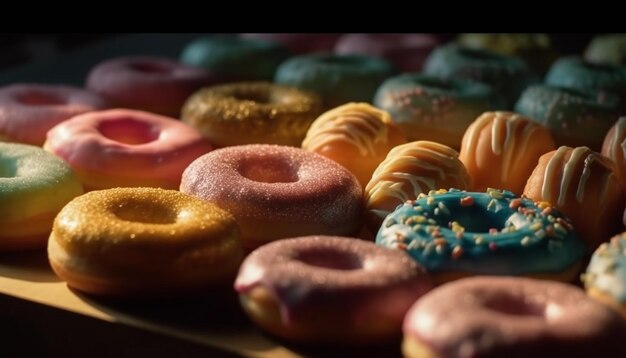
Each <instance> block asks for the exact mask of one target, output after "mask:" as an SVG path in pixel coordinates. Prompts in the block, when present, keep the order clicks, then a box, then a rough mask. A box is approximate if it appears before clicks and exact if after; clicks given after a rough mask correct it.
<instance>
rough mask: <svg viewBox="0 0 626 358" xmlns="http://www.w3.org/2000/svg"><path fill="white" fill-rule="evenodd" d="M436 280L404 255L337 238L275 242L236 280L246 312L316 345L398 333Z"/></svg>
mask: <svg viewBox="0 0 626 358" xmlns="http://www.w3.org/2000/svg"><path fill="white" fill-rule="evenodd" d="M431 287H432V284H431V282H430V279H429V277H428V275H427V274H426V272H424V269H423V268H422V267H420V266H419V265H418V264H416V263H415V262H414V261H413V260H411V258H410V257H408V256H407V255H405V254H404V253H401V252H397V251H393V250H387V249H385V248H382V247H378V246H376V245H375V244H374V243H371V242H367V241H363V240H358V239H350V238H345V237H331V236H308V237H298V238H293V239H285V240H279V241H276V242H272V243H270V244H267V245H265V246H262V247H260V248H259V249H257V250H255V251H254V252H252V253H251V254H250V255H249V256H248V257H247V258H246V259H245V260H244V263H243V264H242V265H241V269H240V270H239V275H238V276H237V280H236V281H235V289H236V290H237V291H238V292H239V294H240V297H241V303H242V305H243V308H244V310H245V311H246V312H247V313H248V315H249V316H250V317H251V318H252V320H253V321H254V322H256V323H257V324H258V325H260V326H261V327H263V328H264V329H266V330H267V331H269V332H272V333H273V334H276V335H277V336H280V337H284V338H287V339H290V340H295V341H300V342H309V343H332V344H343V345H346V344H348V345H350V344H375V343H381V342H387V341H390V340H393V339H395V338H399V337H400V334H401V326H402V320H403V317H404V314H405V313H406V311H407V310H408V308H409V307H410V306H411V305H412V304H413V302H415V301H416V300H417V299H418V298H419V297H421V296H422V295H423V294H424V293H426V292H427V291H428V290H430V288H431Z"/></svg>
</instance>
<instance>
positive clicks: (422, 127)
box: [374, 74, 498, 148]
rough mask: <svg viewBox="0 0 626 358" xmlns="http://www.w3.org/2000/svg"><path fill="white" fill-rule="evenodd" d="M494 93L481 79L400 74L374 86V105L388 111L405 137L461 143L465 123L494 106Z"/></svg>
mask: <svg viewBox="0 0 626 358" xmlns="http://www.w3.org/2000/svg"><path fill="white" fill-rule="evenodd" d="M497 102H498V101H497V100H496V94H495V93H494V91H493V90H492V88H491V87H490V86H489V85H487V84H484V83H480V82H475V81H469V80H463V79H450V80H444V79H440V78H438V77H433V76H428V75H423V74H402V75H399V76H396V77H392V78H389V79H387V80H386V81H385V82H383V84H382V85H381V86H380V87H379V88H378V91H377V92H376V96H375V97H374V105H375V106H376V107H379V108H381V109H384V110H385V111H387V112H389V114H391V117H392V119H393V121H394V122H395V123H396V124H397V125H398V126H399V127H400V128H401V129H402V131H403V132H404V134H405V135H406V136H407V138H409V140H412V141H414V140H431V141H435V142H439V143H441V144H445V145H447V146H450V147H453V148H460V147H461V139H462V138H463V133H465V130H466V129H467V127H468V126H469V125H470V124H471V123H472V122H473V121H474V120H475V119H476V118H477V117H478V116H480V115H481V114H482V113H483V112H487V111H489V110H492V109H495V108H497V107H498V105H497V104H496V103H497Z"/></svg>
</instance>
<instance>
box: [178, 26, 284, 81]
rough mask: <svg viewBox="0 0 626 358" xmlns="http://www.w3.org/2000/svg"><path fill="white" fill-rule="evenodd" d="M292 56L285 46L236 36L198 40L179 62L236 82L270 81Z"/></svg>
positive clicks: (185, 49)
mask: <svg viewBox="0 0 626 358" xmlns="http://www.w3.org/2000/svg"><path fill="white" fill-rule="evenodd" d="M287 57H289V51H287V49H286V48H285V47H283V46H282V45H280V44H278V43H275V42H271V41H266V40H261V39H250V38H238V37H235V36H205V37H199V38H197V39H195V40H193V41H192V42H190V43H189V44H187V46H185V48H184V49H183V52H182V53H181V55H180V61H181V62H182V63H185V64H187V65H191V66H197V67H202V68H205V69H207V70H209V71H210V72H212V73H217V74H219V75H220V76H222V77H224V78H226V79H227V80H228V82H235V81H271V80H272V78H274V73H275V72H276V68H277V67H278V65H280V63H281V62H283V61H284V60H285V59H286V58H287Z"/></svg>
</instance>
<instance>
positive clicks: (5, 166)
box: [0, 157, 17, 178]
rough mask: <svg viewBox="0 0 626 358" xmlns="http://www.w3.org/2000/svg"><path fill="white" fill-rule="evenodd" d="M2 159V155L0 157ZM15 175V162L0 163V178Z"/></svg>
mask: <svg viewBox="0 0 626 358" xmlns="http://www.w3.org/2000/svg"><path fill="white" fill-rule="evenodd" d="M0 160H2V157H0ZM16 176H17V164H16V163H15V162H6V163H1V164H0V178H14V177H16Z"/></svg>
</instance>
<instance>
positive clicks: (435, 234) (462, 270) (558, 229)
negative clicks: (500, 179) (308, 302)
mask: <svg viewBox="0 0 626 358" xmlns="http://www.w3.org/2000/svg"><path fill="white" fill-rule="evenodd" d="M376 243H377V244H378V245H382V246H385V247H388V248H395V249H400V250H405V251H407V253H408V254H409V255H410V256H411V257H413V259H415V260H416V261H417V262H418V263H420V264H421V265H422V266H424V267H425V268H426V269H427V271H429V272H430V273H431V274H432V275H433V277H434V279H435V281H437V282H438V283H441V282H445V281H450V280H452V279H456V278H461V277H465V276H470V275H476V274H488V275H524V276H533V277H543V278H547V277H549V278H551V279H554V280H559V281H566V282H568V281H573V279H574V278H575V277H577V274H578V269H579V266H580V260H581V259H582V258H583V256H584V254H585V251H586V248H585V245H584V243H583V242H582V240H581V239H580V238H579V237H578V235H577V234H576V233H575V232H574V231H573V230H572V226H571V224H570V222H569V219H567V218H566V217H564V216H563V215H562V214H561V213H560V212H558V211H557V210H556V208H554V207H552V206H551V205H550V204H549V203H548V202H540V203H535V202H533V201H532V200H530V199H527V198H525V197H522V198H520V197H517V196H516V195H515V194H513V193H512V192H510V191H507V190H497V189H491V188H490V189H487V191H486V192H484V193H483V192H465V191H460V190H458V189H450V190H449V191H446V190H445V189H441V190H438V191H434V190H433V191H431V192H430V193H429V194H428V195H424V194H422V195H420V196H419V197H418V199H417V200H415V201H411V200H410V201H407V202H405V204H403V205H400V206H398V208H396V210H395V211H394V212H393V213H391V214H389V215H388V216H387V218H385V221H384V222H383V225H382V226H381V228H380V230H379V231H378V235H377V236H376Z"/></svg>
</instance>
